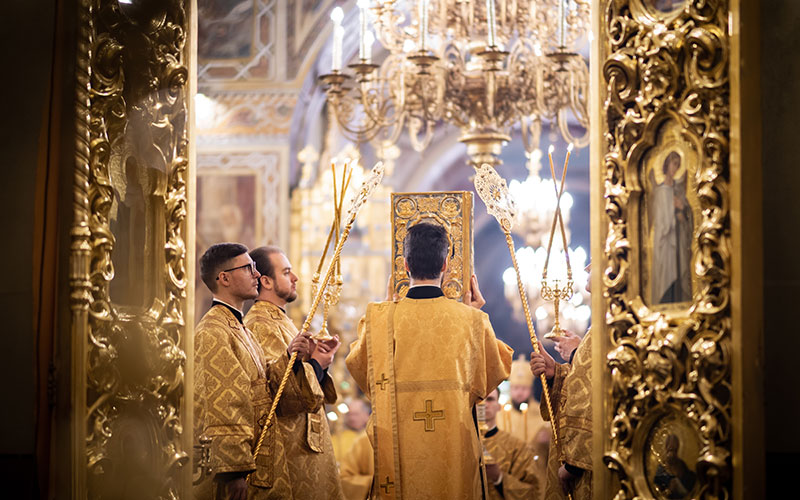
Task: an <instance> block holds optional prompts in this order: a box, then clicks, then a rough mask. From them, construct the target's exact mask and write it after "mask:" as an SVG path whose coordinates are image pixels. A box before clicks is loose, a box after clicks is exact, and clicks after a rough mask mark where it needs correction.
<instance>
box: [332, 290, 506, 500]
mask: <svg viewBox="0 0 800 500" xmlns="http://www.w3.org/2000/svg"><path fill="white" fill-rule="evenodd" d="M511 354H512V350H511V348H510V347H508V346H507V345H505V344H504V343H503V342H501V341H499V340H497V339H496V338H495V335H494V331H493V330H492V326H491V324H490V323H489V317H488V316H487V315H486V313H484V312H481V311H479V310H478V309H475V308H472V307H469V306H467V305H464V304H462V303H460V302H456V301H455V300H450V299H447V298H445V297H436V298H426V299H413V298H409V297H406V298H403V299H401V300H400V301H399V302H396V303H395V302H381V303H372V304H369V305H368V306H367V312H366V314H365V316H364V317H363V318H362V319H361V321H360V322H359V326H358V339H357V340H356V341H355V342H353V344H352V345H351V347H350V354H349V355H348V356H347V368H348V369H349V370H350V373H351V375H352V376H353V378H354V379H355V381H356V383H358V385H359V386H360V387H361V389H362V390H363V391H364V392H365V394H367V396H368V397H369V398H370V400H371V401H372V410H373V411H372V415H370V419H369V424H368V426H367V433H368V435H369V436H370V440H371V441H372V444H373V447H374V448H375V449H376V453H375V457H376V459H375V462H376V467H375V469H376V474H375V478H374V484H373V487H372V496H373V498H378V497H379V498H406V499H414V500H424V499H437V500H438V499H443V498H446V499H473V498H480V497H481V496H482V491H481V480H480V467H479V457H480V445H479V441H478V432H477V429H476V427H475V423H474V421H473V417H472V408H473V405H474V404H475V402H476V401H477V400H479V399H482V398H484V397H485V396H486V394H488V393H489V392H490V391H492V390H494V388H495V387H497V385H498V384H499V383H500V382H501V381H503V380H504V379H505V378H506V377H508V373H509V370H510V366H511Z"/></svg>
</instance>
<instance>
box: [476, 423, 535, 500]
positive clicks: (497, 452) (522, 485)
mask: <svg viewBox="0 0 800 500" xmlns="http://www.w3.org/2000/svg"><path fill="white" fill-rule="evenodd" d="M483 444H484V446H486V449H487V450H488V452H489V455H491V456H492V459H493V461H494V463H496V464H497V465H499V466H500V470H502V471H503V494H502V495H501V494H500V492H499V491H498V489H497V487H496V486H494V485H491V484H490V485H489V498H490V499H493V500H494V499H498V500H499V499H506V500H523V499H525V500H530V499H535V498H539V497H540V492H541V490H542V489H543V486H544V481H543V478H544V477H543V475H542V474H541V472H540V470H541V469H540V467H539V464H538V463H537V461H536V460H534V457H533V451H531V448H530V447H529V446H528V445H526V444H525V443H524V442H523V441H521V440H519V439H517V438H516V437H514V436H512V435H511V434H509V433H507V432H504V431H501V430H498V431H497V433H496V434H494V435H493V436H491V437H488V438H484V439H483Z"/></svg>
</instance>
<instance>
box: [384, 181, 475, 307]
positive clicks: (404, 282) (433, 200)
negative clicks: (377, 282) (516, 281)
mask: <svg viewBox="0 0 800 500" xmlns="http://www.w3.org/2000/svg"><path fill="white" fill-rule="evenodd" d="M473 207H474V204H473V202H472V193H471V192H469V191H436V192H429V193H392V290H394V292H395V293H397V294H398V295H399V296H400V298H402V297H405V295H406V292H408V275H407V274H406V269H405V260H404V259H403V239H404V238H405V235H406V229H407V228H408V227H409V225H411V226H413V225H414V224H415V223H416V222H419V221H420V220H422V219H434V220H436V221H437V222H438V223H439V224H441V225H443V226H445V227H446V228H447V229H448V232H449V233H450V237H451V240H452V241H451V245H452V246H451V250H450V265H449V266H448V269H447V273H446V274H447V275H446V276H445V277H444V279H443V283H442V291H443V292H444V294H445V296H446V297H447V298H450V299H456V300H461V297H462V295H463V293H464V290H465V289H466V288H465V287H467V286H469V282H470V279H472V269H473V268H474V263H473V235H472V220H473V213H472V211H473Z"/></svg>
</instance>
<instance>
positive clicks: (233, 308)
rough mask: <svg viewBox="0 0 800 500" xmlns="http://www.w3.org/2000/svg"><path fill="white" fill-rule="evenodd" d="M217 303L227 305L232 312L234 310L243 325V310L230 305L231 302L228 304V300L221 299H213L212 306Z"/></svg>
mask: <svg viewBox="0 0 800 500" xmlns="http://www.w3.org/2000/svg"><path fill="white" fill-rule="evenodd" d="M216 305H220V306H223V307H227V308H228V310H229V311H230V312H232V313H233V315H234V316H236V319H237V320H238V321H239V323H240V324H242V325H243V324H244V321H242V318H243V315H242V311H240V310H238V309H236V308H235V307H233V306H232V305H230V304H228V303H226V302H223V301H221V300H219V299H211V307H214V306H216Z"/></svg>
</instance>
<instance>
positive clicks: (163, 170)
mask: <svg viewBox="0 0 800 500" xmlns="http://www.w3.org/2000/svg"><path fill="white" fill-rule="evenodd" d="M82 6H83V11H82V16H84V17H83V18H82V19H81V27H82V38H81V44H84V45H83V49H82V50H79V51H78V63H77V67H78V76H79V90H78V105H77V108H76V111H77V120H76V125H77V128H78V130H79V134H78V138H77V145H78V146H79V147H78V148H77V151H78V154H77V157H76V176H75V186H74V191H75V200H76V203H75V220H74V223H73V228H72V231H71V233H72V235H73V236H72V238H73V244H72V263H73V264H72V267H73V271H72V272H71V274H70V276H71V279H70V285H71V289H72V295H71V296H72V302H73V323H74V325H75V326H74V328H75V329H76V330H77V331H79V332H84V335H85V336H84V337H83V338H85V339H86V340H85V341H86V344H84V345H83V346H80V347H77V348H78V349H81V348H83V349H86V353H87V354H86V360H85V365H84V366H82V369H83V371H84V373H85V377H86V378H85V384H77V385H76V386H75V387H77V388H80V387H83V388H84V390H85V394H86V399H85V407H84V409H83V410H84V411H85V418H84V419H81V421H82V423H84V422H85V426H86V428H85V432H86V434H85V448H83V447H80V448H79V449H85V453H86V469H85V471H83V474H82V476H81V478H76V483H78V484H81V483H83V484H85V488H86V495H87V496H88V497H91V498H100V497H102V498H115V497H119V496H121V495H122V493H123V490H122V489H121V488H123V487H124V485H125V484H127V483H126V481H128V480H129V479H130V478H126V477H125V474H128V473H129V472H130V471H140V472H141V475H138V476H137V485H136V487H137V492H138V494H139V495H140V496H142V497H148V498H155V497H159V498H162V497H163V498H176V497H178V496H182V493H181V486H180V484H181V482H182V476H183V475H184V474H185V473H186V471H185V468H186V466H187V464H188V458H189V456H188V454H187V452H186V450H184V449H183V445H182V435H183V432H184V429H183V426H184V415H185V413H184V411H183V410H184V409H183V406H182V404H183V403H182V401H183V396H184V394H183V389H184V387H183V382H184V366H185V361H186V356H185V353H184V351H183V345H184V336H185V330H186V324H185V320H184V311H185V310H186V286H187V277H186V242H185V237H186V217H187V201H186V197H187V193H186V189H187V177H188V170H187V167H188V134H187V126H188V124H187V116H188V113H187V90H188V88H187V82H188V68H187V66H186V58H187V50H188V48H187V47H186V44H185V42H186V31H187V29H188V19H187V17H186V15H185V12H184V7H183V2H181V1H178V0H171V1H167V2H160V3H157V4H153V3H149V4H141V5H139V4H137V5H133V4H130V5H123V4H122V3H117V2H106V1H102V0H95V1H92V2H85V3H83V4H82ZM112 164H115V165H120V167H119V168H120V169H121V170H120V171H122V172H125V171H126V169H127V170H128V171H131V172H132V171H137V170H138V171H142V172H146V173H147V174H148V176H147V181H146V184H142V185H143V186H145V185H146V186H147V188H148V189H147V191H146V192H145V193H144V194H145V195H147V196H149V197H151V198H154V199H157V200H158V203H155V204H154V205H152V206H153V208H152V212H154V214H155V215H154V217H156V220H155V221H154V224H153V225H152V227H151V226H150V224H148V226H147V227H148V231H163V232H161V233H160V234H159V235H158V236H157V238H156V240H157V241H160V242H161V243H160V245H156V247H155V248H156V249H160V255H155V256H154V257H153V260H152V261H151V262H155V263H158V264H157V265H158V268H157V269H154V274H155V275H156V276H158V277H159V279H158V283H156V284H155V289H156V292H155V296H154V297H152V298H151V299H152V300H151V302H150V303H149V304H148V305H147V306H146V307H144V308H140V307H133V306H130V305H127V304H117V303H115V302H114V301H113V298H112V296H111V294H110V288H111V285H112V283H113V282H114V280H115V278H118V274H119V271H125V272H126V273H134V272H137V273H141V272H144V271H145V270H142V269H129V268H127V266H125V265H120V264H117V267H118V268H117V269H115V261H114V259H115V258H116V257H114V255H115V254H114V252H115V250H116V249H117V239H118V237H119V234H115V229H113V224H112V222H113V221H114V220H115V219H116V218H117V217H118V213H117V212H114V211H112V207H114V206H117V205H118V204H119V203H120V195H119V194H118V190H119V186H118V185H117V184H115V183H119V182H124V179H116V180H115V178H114V176H113V175H112V172H111V165H112ZM139 181H140V182H145V181H144V180H142V179H140V180H139ZM131 203H132V201H131ZM84 266H85V267H84ZM143 279H146V278H143ZM84 307H85V310H86V311H88V315H84V314H83V313H82V311H84ZM79 338H80V337H79ZM78 359H80V357H79V358H78ZM79 390H80V389H79ZM78 400H79V401H80V400H81V399H78ZM80 489H82V486H79V487H78V490H80ZM184 493H185V494H188V492H184ZM79 496H82V495H79Z"/></svg>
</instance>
